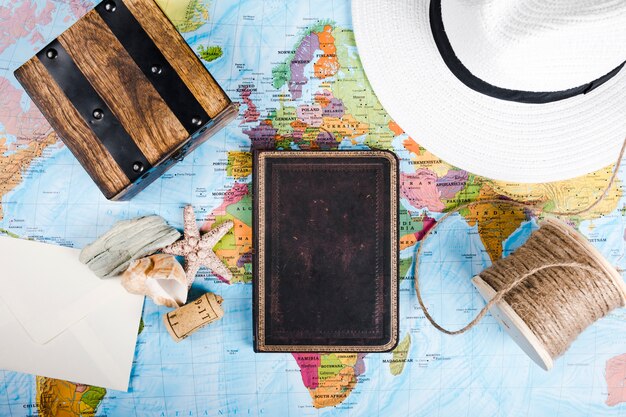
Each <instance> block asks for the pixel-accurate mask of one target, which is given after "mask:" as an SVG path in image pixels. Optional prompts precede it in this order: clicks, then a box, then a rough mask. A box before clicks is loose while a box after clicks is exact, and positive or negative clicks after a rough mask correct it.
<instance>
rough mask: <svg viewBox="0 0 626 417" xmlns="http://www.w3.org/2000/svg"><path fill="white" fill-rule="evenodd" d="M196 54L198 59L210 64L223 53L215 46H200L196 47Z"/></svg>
mask: <svg viewBox="0 0 626 417" xmlns="http://www.w3.org/2000/svg"><path fill="white" fill-rule="evenodd" d="M198 54H199V55H200V58H202V59H204V60H205V61H206V62H211V61H215V60H216V59H218V58H219V57H221V56H222V54H223V52H222V48H221V47H220V46H217V45H215V46H209V47H205V46H204V45H200V46H199V47H198Z"/></svg>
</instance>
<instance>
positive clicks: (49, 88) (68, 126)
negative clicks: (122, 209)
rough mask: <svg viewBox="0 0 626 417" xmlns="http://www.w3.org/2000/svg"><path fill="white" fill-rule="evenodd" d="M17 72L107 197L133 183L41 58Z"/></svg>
mask: <svg viewBox="0 0 626 417" xmlns="http://www.w3.org/2000/svg"><path fill="white" fill-rule="evenodd" d="M15 76H16V77H17V79H18V80H19V81H20V83H21V84H22V86H24V88H25V89H26V91H27V92H28V94H29V95H30V97H31V98H32V99H33V101H34V102H35V104H36V105H37V107H39V110H41V112H42V113H43V114H44V116H46V119H48V121H49V122H50V124H51V125H52V127H53V128H54V130H55V131H56V132H57V133H58V134H59V135H60V136H61V138H62V139H63V142H64V143H65V144H66V145H67V147H68V148H69V149H70V150H71V151H72V153H73V154H74V156H75V157H76V158H77V159H78V160H79V161H80V163H81V165H82V166H83V167H84V168H85V170H86V171H87V173H88V174H89V176H91V178H92V179H93V180H94V181H95V182H96V184H98V186H99V187H100V189H101V190H102V192H103V193H104V195H105V196H106V197H107V198H112V197H114V196H115V195H117V194H118V193H119V192H121V191H122V190H123V189H124V188H125V187H127V186H128V185H130V180H129V179H128V177H126V175H125V174H124V173H123V172H122V170H121V169H120V167H119V166H118V165H117V163H115V160H114V159H113V157H112V156H111V155H110V154H109V152H108V151H107V150H106V148H105V147H104V146H103V145H102V143H100V140H99V139H98V138H97V137H96V135H95V134H94V133H93V131H92V130H91V129H90V128H89V126H88V125H87V123H86V122H85V121H84V120H83V118H82V117H81V116H80V114H78V111H77V110H76V109H75V108H74V106H73V105H72V102H71V101H70V100H69V99H68V98H67V97H66V96H65V94H64V93H63V91H62V90H61V88H60V87H59V86H58V85H57V83H56V82H55V81H54V79H53V78H52V76H51V75H50V74H49V73H48V71H46V69H45V67H44V66H43V64H42V63H41V62H39V59H37V58H36V57H35V58H32V59H31V60H30V61H28V62H27V63H25V64H24V65H23V66H21V67H20V68H19V69H18V70H17V71H16V72H15Z"/></svg>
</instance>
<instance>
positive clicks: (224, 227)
mask: <svg viewBox="0 0 626 417" xmlns="http://www.w3.org/2000/svg"><path fill="white" fill-rule="evenodd" d="M183 219H184V227H185V231H184V236H183V238H182V239H180V240H178V241H176V242H174V243H172V244H171V245H169V246H166V247H165V248H163V249H161V252H163V253H168V254H170V255H177V256H184V257H185V275H186V276H187V287H189V288H191V284H193V280H194V279H195V278H196V273H197V272H198V269H200V267H201V266H205V267H207V268H209V269H210V270H211V272H213V274H215V275H216V276H217V277H218V278H220V279H221V280H222V281H225V282H227V283H230V281H231V280H232V278H233V276H232V274H231V272H230V270H229V269H228V268H226V266H225V265H224V264H223V263H222V261H221V260H220V258H218V257H217V255H216V254H215V252H214V251H213V247H214V246H215V245H216V244H217V242H219V241H220V239H221V238H223V237H224V235H225V234H226V233H227V232H228V231H229V230H230V229H232V228H233V225H234V224H233V222H232V221H230V220H229V221H227V222H224V223H222V224H220V225H219V226H217V227H215V228H214V229H211V230H209V231H208V232H206V233H205V234H203V235H202V236H200V231H199V230H198V226H197V225H196V215H195V213H194V211H193V206H191V205H188V206H186V207H185V210H184V212H183Z"/></svg>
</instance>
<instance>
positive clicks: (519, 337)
mask: <svg viewBox="0 0 626 417" xmlns="http://www.w3.org/2000/svg"><path fill="white" fill-rule="evenodd" d="M545 223H549V224H551V225H552V226H554V227H557V228H558V229H559V230H560V231H561V232H563V235H564V236H566V237H569V238H570V240H571V243H572V244H575V245H578V246H579V247H581V248H582V249H583V250H584V251H585V252H586V253H587V254H588V255H589V257H590V258H592V259H594V260H595V261H596V263H597V266H598V268H600V269H601V270H602V272H603V273H605V274H606V275H607V276H608V277H610V279H611V280H612V281H613V283H614V284H615V286H616V287H618V288H620V289H621V295H622V300H623V303H626V284H624V280H623V279H622V277H621V275H620V274H619V272H617V270H616V269H615V268H614V267H613V266H612V265H611V264H609V262H608V261H607V260H606V259H605V258H604V257H603V256H602V255H601V254H600V252H598V250H597V249H596V248H595V247H594V246H593V245H592V244H591V243H589V241H588V240H587V239H585V238H584V237H583V236H582V235H580V234H579V233H577V232H576V231H575V230H574V229H572V228H571V227H570V226H568V225H567V224H565V223H563V222H562V221H560V220H556V219H551V218H550V219H546V220H544V221H543V222H542V223H541V224H542V225H543V224H545ZM531 238H532V237H531ZM472 283H473V284H474V286H475V287H476V289H477V290H478V292H479V293H480V295H482V297H483V298H484V299H485V301H487V302H488V301H489V300H491V299H492V298H493V297H494V296H495V295H496V290H494V289H493V288H492V287H491V286H490V285H489V284H487V283H486V282H485V281H484V280H483V279H482V277H481V276H480V274H479V275H476V276H475V277H474V278H473V279H472ZM505 299H506V297H505ZM505 299H503V300H502V301H500V302H498V303H496V304H495V305H494V306H493V307H492V308H491V310H490V312H491V314H492V316H493V317H494V318H495V319H496V320H497V321H498V322H499V323H500V325H501V326H502V328H503V329H504V331H506V332H507V333H508V334H509V336H511V338H512V339H513V340H514V341H515V343H517V344H518V345H519V347H520V348H522V350H523V351H524V352H525V353H526V355H528V357H529V358H530V359H532V360H533V361H534V362H535V363H536V364H537V365H539V366H541V367H542V368H543V369H544V370H546V371H548V370H550V369H552V365H553V360H554V359H555V358H553V357H552V356H551V355H550V353H549V352H548V350H547V349H546V347H545V345H544V344H543V343H542V342H541V341H540V340H539V338H538V337H537V336H536V335H535V334H534V333H533V332H532V330H531V329H530V327H528V325H527V324H526V323H525V322H524V320H522V318H521V317H520V316H519V315H518V314H517V313H516V312H515V310H514V309H513V307H511V306H510V305H509V304H508V303H507V302H506V301H505Z"/></svg>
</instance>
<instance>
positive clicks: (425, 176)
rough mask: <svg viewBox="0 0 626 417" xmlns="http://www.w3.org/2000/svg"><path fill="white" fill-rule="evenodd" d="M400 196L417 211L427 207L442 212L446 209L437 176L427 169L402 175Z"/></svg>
mask: <svg viewBox="0 0 626 417" xmlns="http://www.w3.org/2000/svg"><path fill="white" fill-rule="evenodd" d="M400 195H401V196H402V197H404V198H406V199H407V200H408V201H409V203H410V204H411V205H412V206H413V207H415V208H417V209H419V208H424V207H425V208H427V209H429V210H431V211H435V212H441V211H443V209H444V207H445V206H444V204H443V203H442V202H441V199H440V198H441V196H440V191H439V190H438V189H437V174H435V173H434V172H432V171H431V170H429V169H426V168H421V169H418V170H417V171H415V172H414V173H409V174H406V173H401V174H400Z"/></svg>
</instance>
